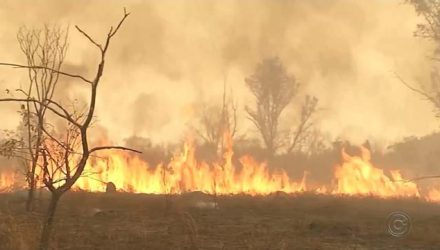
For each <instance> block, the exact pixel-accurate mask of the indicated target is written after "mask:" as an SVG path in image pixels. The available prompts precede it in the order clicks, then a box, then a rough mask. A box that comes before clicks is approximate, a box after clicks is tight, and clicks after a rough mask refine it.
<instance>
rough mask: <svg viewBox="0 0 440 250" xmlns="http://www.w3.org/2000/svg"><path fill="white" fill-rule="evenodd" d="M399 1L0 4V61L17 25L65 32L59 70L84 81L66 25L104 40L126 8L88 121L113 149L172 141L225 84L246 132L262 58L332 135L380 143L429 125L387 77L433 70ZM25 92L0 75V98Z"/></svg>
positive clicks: (19, 77) (89, 52) (426, 115)
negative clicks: (295, 87)
mask: <svg viewBox="0 0 440 250" xmlns="http://www.w3.org/2000/svg"><path fill="white" fill-rule="evenodd" d="M402 2H403V1H398V0H393V1H391V0H372V1H352V0H332V1H328V0H313V1H295V0H292V1H287V0H286V1H283V0H274V1H269V0H266V1H258V0H257V1H250V0H244V1H230V0H226V1H219V0H218V1H214V0H211V1H203V0H199V1H196V0H187V1H183V0H176V1H171V0H165V1H153V0H149V1H134V0H133V1H116V0H112V1H104V0H100V1H55V0H53V1H48V0H39V1H24V0H23V1H5V0H3V1H1V2H0V61H7V62H24V58H23V57H22V55H21V54H20V53H21V52H20V50H19V47H18V45H17V43H16V32H17V30H18V28H19V27H20V26H22V25H27V26H30V27H38V25H40V24H44V23H49V24H54V23H56V24H60V25H68V24H70V50H69V52H68V56H67V61H66V68H65V69H69V70H72V71H74V72H80V73H84V74H86V75H89V76H91V75H93V71H94V70H95V68H94V67H95V65H96V62H97V58H98V53H96V52H97V51H95V48H94V47H92V46H90V44H88V43H87V41H86V40H85V39H84V38H83V37H82V36H81V35H79V34H78V32H76V30H75V29H74V27H73V26H74V25H76V24H77V25H79V26H81V27H82V28H84V29H85V30H87V31H88V32H89V33H90V34H92V35H93V36H94V37H96V38H97V39H101V40H103V39H104V36H105V34H106V32H107V30H108V28H109V26H110V25H113V24H115V22H117V21H118V20H119V18H120V17H121V15H122V8H123V7H124V6H125V7H127V10H128V11H130V12H131V13H132V15H131V16H130V17H129V19H128V20H127V22H126V24H125V26H124V27H123V28H122V30H121V32H120V33H119V34H118V35H117V37H115V39H114V42H113V44H112V45H111V48H110V51H109V53H108V59H107V67H106V69H105V75H104V78H103V80H102V84H101V89H100V93H99V97H98V98H99V102H98V106H97V112H96V115H97V116H98V124H99V126H102V127H104V128H106V129H107V130H108V135H109V137H110V138H112V139H113V140H115V141H119V140H121V139H123V138H125V137H128V136H130V135H133V134H136V135H140V136H149V137H152V138H153V139H154V140H156V141H163V140H177V139H180V138H181V137H182V136H184V135H185V133H187V125H188V124H190V123H191V122H193V121H194V118H195V113H196V110H197V107H198V105H200V104H201V103H204V102H212V100H219V101H220V95H221V90H222V84H223V79H224V76H226V78H227V84H228V86H229V87H231V88H233V89H234V93H235V95H236V98H237V99H238V102H239V105H240V106H241V109H240V113H239V115H240V121H241V123H240V124H239V126H240V132H241V133H245V132H248V131H252V128H251V127H250V126H249V123H248V122H247V121H246V119H245V113H244V111H243V109H242V107H243V106H244V105H246V104H248V103H249V102H250V101H251V100H252V99H251V98H250V96H249V94H248V92H247V89H246V87H245V83H244V77H246V76H248V75H249V74H251V73H252V70H253V68H254V66H255V64H256V63H258V62H259V61H260V60H261V59H262V58H264V57H267V56H279V57H280V58H281V60H282V61H283V62H285V64H286V67H287V68H288V69H289V71H290V72H291V73H293V74H295V75H296V77H297V79H298V80H299V81H300V82H301V83H302V85H303V88H302V94H305V93H309V94H313V95H316V96H317V97H318V98H319V99H320V105H321V107H322V108H323V109H324V110H323V111H322V112H321V113H320V114H319V115H320V119H319V121H318V124H319V126H320V128H321V129H322V130H323V132H325V133H326V134H327V135H328V136H329V137H331V138H334V137H338V136H339V137H342V138H346V139H350V140H353V141H355V142H359V141H363V140H365V139H367V138H368V139H370V140H377V141H379V142H381V143H389V142H392V141H394V140H398V139H400V138H402V137H403V136H409V135H424V134H426V133H429V132H431V131H433V130H434V129H435V128H437V126H438V123H437V122H436V120H435V119H434V117H433V114H432V112H431V111H432V107H431V106H430V105H429V104H428V103H426V102H424V101H423V100H422V99H421V98H420V97H418V96H416V95H414V93H412V92H410V91H409V90H407V89H406V88H404V87H403V86H402V84H400V83H399V82H398V81H397V80H396V78H395V76H394V73H393V72H398V73H399V74H400V75H402V77H404V78H405V79H407V80H408V81H409V82H417V81H426V79H427V76H428V75H429V69H430V62H429V61H428V60H427V59H426V57H427V56H428V55H429V53H430V50H431V47H430V46H432V45H430V44H429V43H428V42H427V41H423V40H420V39H418V38H415V37H413V36H412V34H413V31H414V29H415V26H416V24H417V22H418V18H417V17H416V15H415V13H414V11H413V9H412V7H411V6H408V5H405V4H402ZM62 80H63V82H61V83H60V85H59V86H60V88H63V92H64V96H67V97H69V98H76V97H79V98H80V99H81V98H84V97H81V96H82V95H83V94H84V93H86V92H85V90H84V89H83V85H82V84H81V83H80V82H75V81H64V80H65V79H64V78H63V79H62ZM25 83H26V74H25V72H22V71H20V70H18V69H10V68H0V88H1V89H5V88H11V89H14V88H16V87H17V86H18V85H19V84H25ZM2 91H3V90H2ZM0 93H1V94H0V96H3V95H4V92H0ZM295 103H297V102H295ZM295 108H298V107H295V106H294V105H292V107H289V109H290V110H294V109H295ZM0 112H2V114H4V115H3V116H2V117H3V119H2V123H1V128H13V127H15V126H16V123H17V122H16V117H17V114H16V112H15V111H14V108H13V107H6V106H5V105H1V106H0ZM287 114H288V113H286V115H287ZM291 121H292V122H294V121H293V119H291Z"/></svg>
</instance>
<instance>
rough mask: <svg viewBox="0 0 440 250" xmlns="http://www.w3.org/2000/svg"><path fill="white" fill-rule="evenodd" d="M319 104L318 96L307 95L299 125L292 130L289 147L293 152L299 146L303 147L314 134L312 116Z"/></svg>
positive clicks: (289, 151)
mask: <svg viewBox="0 0 440 250" xmlns="http://www.w3.org/2000/svg"><path fill="white" fill-rule="evenodd" d="M317 106H318V98H316V97H314V96H310V95H306V99H305V102H304V104H303V105H302V107H301V113H300V119H299V122H298V125H297V127H296V128H295V129H294V131H293V132H292V136H291V137H292V140H291V142H290V145H289V147H288V149H287V153H291V152H292V151H294V150H295V149H297V148H301V147H302V146H304V144H305V143H306V142H307V140H308V139H309V138H310V137H311V136H312V134H313V133H311V132H312V131H311V130H312V128H313V122H312V116H313V115H314V114H315V112H316V110H317Z"/></svg>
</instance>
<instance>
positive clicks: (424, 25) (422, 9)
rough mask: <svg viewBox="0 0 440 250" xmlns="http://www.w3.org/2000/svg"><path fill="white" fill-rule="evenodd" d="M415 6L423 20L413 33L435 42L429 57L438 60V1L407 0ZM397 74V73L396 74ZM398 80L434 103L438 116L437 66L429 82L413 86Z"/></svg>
mask: <svg viewBox="0 0 440 250" xmlns="http://www.w3.org/2000/svg"><path fill="white" fill-rule="evenodd" d="M407 2H409V3H410V4H412V5H413V6H414V8H415V11H416V12H417V14H418V15H419V16H421V17H422V20H423V22H421V23H419V24H417V28H416V31H415V32H414V35H415V36H417V37H422V38H425V39H428V40H431V41H433V42H434V43H436V49H435V51H434V53H433V56H432V57H431V59H432V60H433V61H434V62H440V57H439V55H440V1H439V0H407ZM396 75H397V74H396ZM397 77H398V78H399V80H400V81H401V82H402V83H403V84H404V85H405V86H406V87H408V88H409V89H410V90H412V91H414V92H416V93H418V94H420V95H421V96H423V97H424V98H425V99H426V100H428V101H429V102H431V103H432V104H433V105H434V109H435V110H434V112H435V113H436V116H437V117H440V75H439V72H438V67H434V68H433V69H432V72H431V82H430V83H429V84H426V83H419V84H417V85H418V86H413V85H412V84H409V83H408V82H406V81H405V80H403V79H402V78H401V77H400V76H399V75H397Z"/></svg>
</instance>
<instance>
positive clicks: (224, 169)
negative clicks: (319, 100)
mask: <svg viewBox="0 0 440 250" xmlns="http://www.w3.org/2000/svg"><path fill="white" fill-rule="evenodd" d="M194 154H195V148H194V146H193V145H192V144H191V143H185V145H184V148H183V151H182V152H181V153H180V154H176V155H175V156H174V157H173V158H172V159H171V161H170V163H169V164H159V165H158V166H156V167H154V168H151V167H150V166H148V164H147V163H146V162H144V161H142V160H141V159H139V158H138V157H137V156H135V155H132V154H130V153H123V152H122V153H117V154H114V153H112V154H103V155H100V158H96V159H92V160H91V161H90V163H89V164H88V165H87V168H86V172H89V171H95V172H98V174H97V175H95V176H93V179H92V178H81V179H80V180H78V182H77V184H76V185H75V188H77V189H83V190H89V191H105V188H106V183H108V182H113V183H114V184H115V185H116V187H118V188H119V189H120V190H123V191H127V192H135V193H154V194H164V193H173V194H179V193H183V192H189V191H202V192H205V193H210V194H239V193H246V194H251V195H257V194H269V193H273V192H276V191H284V192H288V193H293V192H298V191H301V190H305V179H303V180H302V181H301V182H299V183H297V182H294V181H291V180H290V179H289V177H288V175H287V173H286V172H285V171H281V170H279V171H277V172H271V171H269V169H268V167H267V165H266V164H265V163H258V162H256V161H255V160H254V159H253V158H252V157H250V156H244V157H242V158H241V159H239V162H240V164H241V166H240V167H237V166H234V164H233V163H232V156H233V152H232V144H230V145H228V147H227V149H226V151H225V153H224V155H223V161H222V162H215V163H212V164H208V163H206V162H199V161H197V159H196V158H195V155H194ZM103 158H105V159H107V160H104V159H103Z"/></svg>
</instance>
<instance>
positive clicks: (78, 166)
mask: <svg viewBox="0 0 440 250" xmlns="http://www.w3.org/2000/svg"><path fill="white" fill-rule="evenodd" d="M128 16H129V13H127V12H126V11H125V9H124V15H123V17H122V19H121V20H120V21H119V23H118V24H117V26H116V27H113V26H112V27H111V28H110V30H109V31H108V33H107V36H106V39H105V41H104V44H100V43H98V42H96V40H95V39H93V38H92V37H91V36H90V35H88V34H87V33H86V32H85V31H84V30H83V29H81V28H80V27H78V26H75V28H76V29H77V30H78V31H79V32H80V33H81V34H82V35H83V36H84V37H85V38H86V39H87V40H88V41H89V42H90V43H91V44H92V45H94V46H95V47H96V48H97V49H98V50H99V52H100V61H99V64H98V67H97V70H96V73H95V76H94V78H93V79H92V80H90V79H88V78H87V77H85V76H82V75H78V74H72V73H67V72H64V71H62V70H61V68H56V67H55V68H54V67H53V66H52V65H49V66H44V65H43V66H41V65H31V66H30V65H21V64H12V63H0V65H6V66H12V67H17V68H23V69H31V70H36V71H44V70H46V71H48V72H53V73H56V74H58V75H60V76H61V75H62V76H67V77H70V78H73V79H79V80H82V81H84V82H86V83H87V84H88V86H89V88H90V100H89V104H88V107H87V110H85V111H84V112H80V111H76V110H73V111H72V110H69V109H68V108H66V107H65V106H63V105H62V104H61V103H60V102H57V101H55V99H54V98H53V97H51V96H48V97H47V98H45V99H44V100H38V99H36V98H29V97H26V96H25V97H26V98H3V99H0V102H22V103H25V104H30V105H35V106H37V107H39V106H41V107H42V108H44V110H45V112H50V113H51V115H52V116H54V117H57V119H60V120H61V121H63V123H64V124H65V125H64V127H63V128H64V129H63V130H62V132H59V131H58V132H57V131H56V129H55V128H54V126H52V128H53V129H49V128H51V126H48V127H46V126H41V129H42V131H43V133H44V134H45V138H44V140H43V142H42V146H41V148H39V149H35V150H38V152H39V155H41V161H40V164H41V166H42V172H43V178H42V182H43V183H44V185H45V186H46V187H47V189H48V190H49V191H50V192H51V199H50V203H49V207H48V210H47V213H46V218H45V223H44V227H43V230H42V234H41V240H40V246H39V249H40V250H47V249H48V247H49V239H50V236H51V232H52V226H53V219H54V215H55V211H56V208H57V204H58V201H59V200H60V198H61V196H62V195H63V194H64V193H66V192H67V191H68V190H70V189H71V188H72V186H73V185H74V184H75V182H76V181H77V180H78V179H79V178H80V177H81V176H82V174H83V172H84V168H85V166H86V164H87V161H88V159H89V157H90V156H92V155H93V154H94V153H96V152H98V151H100V150H107V149H119V150H130V151H135V152H138V153H140V152H139V151H136V150H133V149H129V148H126V147H120V146H97V147H91V146H90V145H89V140H88V129H89V127H90V125H91V123H92V120H93V117H94V113H95V106H96V100H97V93H98V86H99V83H100V80H101V77H102V75H103V72H104V65H105V58H106V53H107V51H108V48H109V45H110V42H111V40H112V38H113V37H114V36H115V35H116V33H117V32H118V31H119V29H120V27H121V25H122V24H123V23H124V21H125V20H126V18H127V17H128ZM49 97H51V98H49ZM44 117H45V116H44ZM44 117H43V118H44ZM54 119H55V118H54ZM44 122H45V123H46V121H44ZM41 124H43V123H41Z"/></svg>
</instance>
